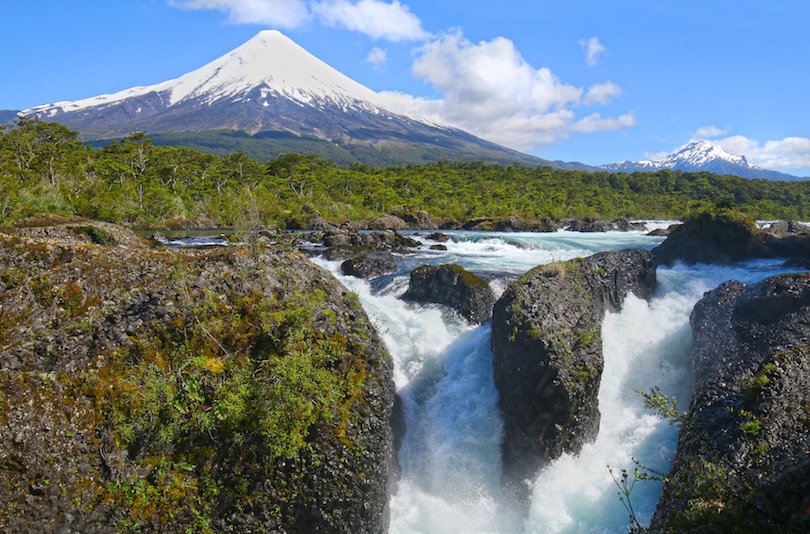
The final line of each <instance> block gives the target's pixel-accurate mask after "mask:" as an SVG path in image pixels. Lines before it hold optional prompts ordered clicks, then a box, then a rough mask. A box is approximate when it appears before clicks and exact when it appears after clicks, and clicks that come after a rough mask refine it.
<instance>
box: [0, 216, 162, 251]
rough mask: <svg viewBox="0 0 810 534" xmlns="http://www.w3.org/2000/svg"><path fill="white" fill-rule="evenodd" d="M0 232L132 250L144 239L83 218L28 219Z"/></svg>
mask: <svg viewBox="0 0 810 534" xmlns="http://www.w3.org/2000/svg"><path fill="white" fill-rule="evenodd" d="M1 232H3V233H6V234H8V235H14V236H19V237H31V238H42V239H58V240H60V241H62V242H66V243H95V244H97V245H118V246H123V247H133V248H137V247H143V246H145V245H147V241H146V240H145V239H144V238H142V237H141V236H139V235H137V234H135V232H133V231H132V230H130V229H129V228H124V227H123V226H118V225H115V224H110V223H105V222H99V221H89V220H83V219H65V220H61V219H60V218H56V217H51V218H48V219H43V220H36V219H30V220H28V221H26V222H24V223H22V224H20V225H18V226H16V227H14V228H7V229H5V230H1Z"/></svg>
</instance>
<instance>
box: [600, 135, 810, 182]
mask: <svg viewBox="0 0 810 534" xmlns="http://www.w3.org/2000/svg"><path fill="white" fill-rule="evenodd" d="M601 168H602V169H604V170H606V171H609V172H637V171H642V172H643V171H659V170H662V169H670V170H673V171H687V172H713V173H716V174H732V175H735V176H740V177H742V178H762V179H766V180H800V179H801V178H798V177H796V176H792V175H790V174H784V173H781V172H777V171H771V170H768V169H763V168H760V167H757V166H754V165H751V164H750V163H748V160H747V159H746V158H745V156H740V155H737V154H731V153H729V152H726V151H725V150H723V149H722V148H720V147H718V146H715V145H712V144H711V143H710V142H708V141H695V142H692V143H689V144H688V145H686V146H684V147H683V148H681V149H679V150H677V151H675V152H673V153H672V154H670V155H669V156H667V157H666V158H664V159H662V160H654V161H651V160H647V161H623V162H621V163H609V164H607V165H602V166H601Z"/></svg>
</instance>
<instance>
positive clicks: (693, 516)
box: [652, 274, 810, 532]
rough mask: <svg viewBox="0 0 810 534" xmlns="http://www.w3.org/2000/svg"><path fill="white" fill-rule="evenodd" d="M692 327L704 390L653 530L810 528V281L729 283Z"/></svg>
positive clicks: (703, 304) (698, 311) (706, 301)
mask: <svg viewBox="0 0 810 534" xmlns="http://www.w3.org/2000/svg"><path fill="white" fill-rule="evenodd" d="M691 324H692V330H693V333H694V345H693V348H692V369H693V373H694V381H695V391H694V395H693V397H692V401H691V404H690V408H689V412H688V414H687V417H686V419H685V422H684V423H683V424H682V427H681V434H680V438H679V443H678V452H677V456H676V460H675V464H674V466H673V469H672V472H671V473H670V476H669V477H668V479H669V482H667V483H666V484H665V486H664V491H663V493H662V496H661V500H660V502H659V504H658V508H657V510H656V514H655V518H654V521H653V525H652V526H653V529H654V530H656V531H666V532H698V531H700V532H810V513H809V512H808V510H810V456H809V455H808V452H809V451H810V279H808V276H807V275H806V274H800V275H783V276H777V277H774V278H771V279H769V280H765V281H764V282H760V283H758V284H755V285H752V286H746V285H745V284H742V283H740V282H736V281H732V282H727V283H725V284H723V285H721V286H720V287H718V288H717V289H715V290H713V291H710V292H708V293H706V295H705V296H704V298H703V299H702V300H701V301H700V302H698V304H697V305H696V306H695V309H694V311H693V312H692V317H691Z"/></svg>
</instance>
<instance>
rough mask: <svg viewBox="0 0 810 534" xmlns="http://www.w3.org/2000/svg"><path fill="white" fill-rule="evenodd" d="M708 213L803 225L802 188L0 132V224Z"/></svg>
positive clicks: (55, 132) (808, 211)
mask: <svg viewBox="0 0 810 534" xmlns="http://www.w3.org/2000/svg"><path fill="white" fill-rule="evenodd" d="M716 205H724V206H735V207H736V209H737V210H738V211H741V212H744V213H746V214H748V215H750V216H753V217H756V218H760V219H770V218H790V219H800V220H808V219H810V182H808V181H805V182H792V183H788V182H773V181H765V180H747V179H742V178H738V177H733V176H717V175H713V174H708V173H681V172H672V171H659V172H655V173H633V174H609V173H607V172H605V173H589V172H584V171H564V170H556V169H550V168H532V167H521V166H516V165H513V166H508V167H504V166H499V165H491V164H483V163H454V164H450V163H434V164H426V165H415V166H404V167H382V168H375V167H370V166H366V165H352V166H350V167H340V166H337V165H335V164H333V163H329V162H327V161H325V160H322V159H319V158H317V157H313V156H302V155H298V154H287V155H283V156H280V157H278V158H276V159H274V160H272V161H270V162H269V163H267V164H261V163H259V162H258V161H257V160H254V159H251V158H249V157H247V156H245V155H244V154H241V153H235V154H229V155H225V156H221V157H220V156H215V155H211V154H206V153H203V152H199V151H197V150H193V149H189V148H176V147H159V146H155V145H153V143H152V142H151V140H150V139H149V138H148V137H146V136H145V135H143V134H135V135H132V136H130V137H127V138H126V139H124V140H122V141H121V142H117V143H114V144H111V145H109V146H106V147H103V148H93V147H88V146H86V145H85V144H83V143H82V142H81V141H80V140H79V137H78V134H77V133H76V132H73V131H70V130H68V129H66V128H65V127H63V126H61V125H59V124H56V123H44V122H37V121H28V120H23V121H22V122H21V123H20V124H19V125H18V126H17V127H14V128H6V129H4V130H0V222H3V223H9V222H12V221H14V220H19V219H23V218H26V217H29V216H32V215H39V214H47V213H51V214H62V215H79V216H83V217H89V218H94V219H102V220H107V221H112V222H123V223H130V224H136V225H142V226H152V225H159V224H163V223H165V222H167V221H170V220H179V219H191V218H195V217H198V216H202V217H207V218H209V219H210V220H211V221H213V222H215V223H217V224H219V225H223V226H239V225H241V224H245V223H246V222H254V223H262V224H276V225H291V226H295V225H296V224H302V223H306V221H309V220H310V219H311V218H312V216H313V215H315V214H320V215H322V216H323V217H324V218H326V219H328V220H332V221H345V220H349V219H352V220H357V219H368V218H374V217H378V216H380V215H383V214H390V213H393V214H396V213H403V212H408V211H413V210H424V211H427V212H428V213H429V214H430V215H431V216H432V217H433V218H434V219H445V220H447V219H455V220H457V221H465V220H469V219H474V218H478V217H502V216H512V215H516V216H520V217H524V218H527V219H539V218H552V219H559V218H565V217H587V216H590V217H604V218H616V217H627V218H682V217H685V216H687V215H689V214H691V213H694V212H697V211H702V210H705V209H707V208H711V207H714V206H716Z"/></svg>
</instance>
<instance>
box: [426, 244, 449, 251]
mask: <svg viewBox="0 0 810 534" xmlns="http://www.w3.org/2000/svg"><path fill="white" fill-rule="evenodd" d="M430 250H447V246H446V245H431V246H430Z"/></svg>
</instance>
